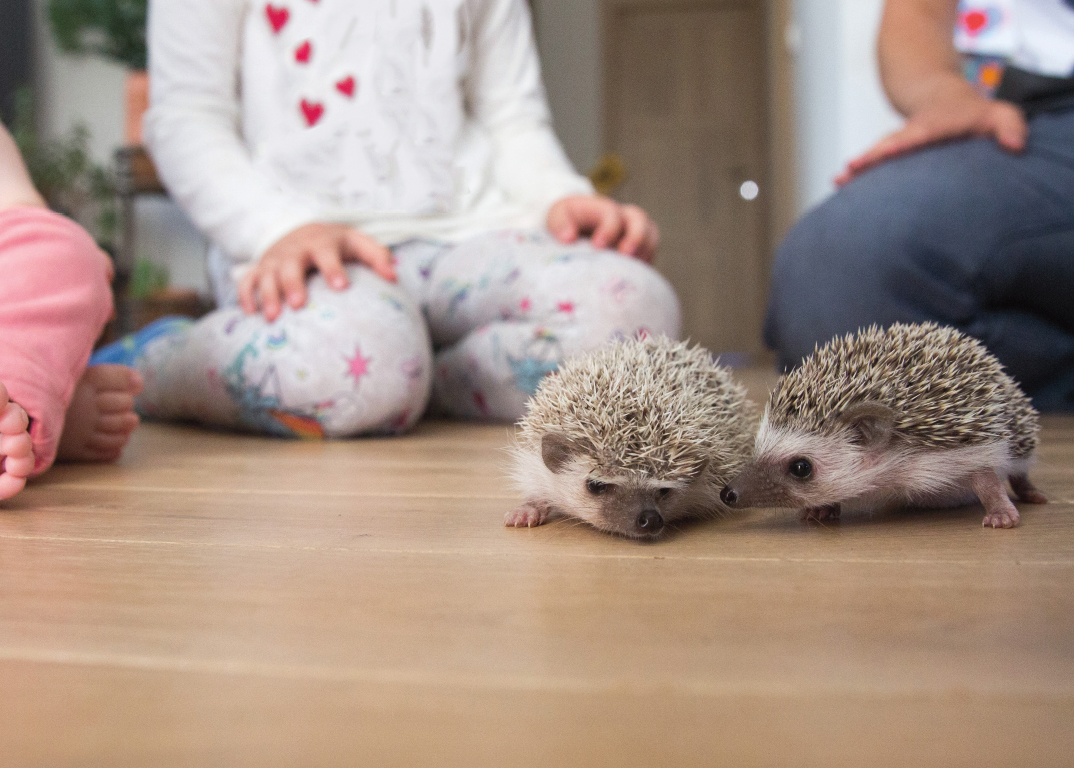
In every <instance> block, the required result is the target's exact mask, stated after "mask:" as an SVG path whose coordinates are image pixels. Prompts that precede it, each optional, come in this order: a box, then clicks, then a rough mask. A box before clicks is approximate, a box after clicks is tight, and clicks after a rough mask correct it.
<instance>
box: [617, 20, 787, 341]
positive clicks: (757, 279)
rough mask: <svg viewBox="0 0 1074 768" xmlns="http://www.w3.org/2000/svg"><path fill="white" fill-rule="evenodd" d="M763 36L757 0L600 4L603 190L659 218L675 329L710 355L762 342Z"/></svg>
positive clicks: (765, 204) (765, 194) (765, 197)
mask: <svg viewBox="0 0 1074 768" xmlns="http://www.w3.org/2000/svg"><path fill="white" fill-rule="evenodd" d="M765 43H766V17H765V7H764V3H763V2H762V0H696V1H690V0H686V1H685V2H684V1H682V0H605V9H604V45H605V73H604V79H605V141H606V145H607V148H608V150H609V151H611V152H614V153H616V154H618V155H619V156H621V157H622V159H623V161H624V162H625V165H626V171H627V179H626V181H625V183H624V184H623V185H622V186H621V187H619V189H617V190H616V193H615V195H616V197H619V198H620V199H622V200H628V201H631V202H635V203H637V204H639V205H641V206H642V207H644V208H645V209H646V210H648V211H649V212H650V214H651V215H652V216H653V218H654V219H655V220H656V221H657V223H658V224H659V225H660V229H661V233H662V246H661V250H660V254H659V256H658V266H659V268H660V270H661V271H662V272H663V273H664V274H665V275H666V276H667V277H668V279H669V280H671V282H672V283H673V284H674V285H675V288H676V289H677V290H678V292H679V296H680V298H681V299H682V304H683V314H684V329H683V330H684V334H685V335H686V336H688V337H689V338H690V339H692V340H693V341H695V342H699V343H701V344H703V345H705V346H706V347H708V348H709V349H711V350H713V351H714V352H718V353H737V352H745V353H754V352H758V351H760V350H761V349H762V343H761V322H762V317H763V312H764V299H765V294H766V280H767V274H768V269H767V252H768V236H767V231H766V222H767V219H768V216H767V213H768V208H769V199H770V197H771V195H770V194H769V192H770V190H769V188H768V186H769V185H768V183H767V181H766V169H767V165H768V164H767V162H766V160H767V158H766V150H767V147H768V140H767V138H768V130H767V125H766V117H767V98H766V92H767V87H766V85H767V76H766V50H765ZM750 182H752V184H751V183H750ZM754 192H759V194H757V195H756V196H755V197H754ZM751 197H753V199H748V198H751Z"/></svg>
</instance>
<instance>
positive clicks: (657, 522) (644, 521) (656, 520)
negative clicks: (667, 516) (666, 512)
mask: <svg viewBox="0 0 1074 768" xmlns="http://www.w3.org/2000/svg"><path fill="white" fill-rule="evenodd" d="M663 529H664V518H662V517H661V516H660V513H659V512H657V511H656V510H655V509H646V510H643V511H642V513H641V514H640V515H638V532H639V533H650V534H651V533H660V531H662V530H663Z"/></svg>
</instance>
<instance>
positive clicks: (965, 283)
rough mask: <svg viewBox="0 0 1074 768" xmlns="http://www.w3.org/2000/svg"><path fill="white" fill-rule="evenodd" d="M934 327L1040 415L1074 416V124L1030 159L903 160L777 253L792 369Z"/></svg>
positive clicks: (774, 301)
mask: <svg viewBox="0 0 1074 768" xmlns="http://www.w3.org/2000/svg"><path fill="white" fill-rule="evenodd" d="M924 320H934V321H936V322H939V323H943V324H947V325H953V326H955V327H957V328H960V329H961V330H963V331H965V332H966V333H968V334H970V335H972V336H975V337H977V338H978V339H980V340H981V341H983V342H984V343H985V344H986V345H987V346H988V348H989V349H990V350H992V352H993V353H994V354H995V355H996V356H997V357H998V358H999V359H1000V361H1002V362H1003V364H1004V365H1005V366H1006V367H1007V369H1008V371H1009V372H1010V373H1011V375H1012V376H1014V377H1015V378H1016V379H1017V380H1018V381H1019V382H1020V383H1021V384H1022V386H1023V387H1024V388H1025V390H1026V392H1027V393H1028V394H1029V395H1030V396H1031V397H1032V398H1033V401H1034V403H1035V404H1036V406H1037V407H1038V408H1040V409H1041V410H1052V411H1056V410H1059V411H1072V410H1074V111H1066V112H1060V113H1054V114H1046V115H1040V116H1038V117H1036V118H1034V119H1033V120H1032V121H1031V123H1030V134H1029V145H1028V147H1027V149H1026V151H1025V152H1024V153H1022V154H1018V155H1016V154H1011V153H1008V152H1005V151H1004V150H1002V149H1000V148H999V147H998V146H997V145H996V143H995V142H994V141H991V140H988V139H972V140H966V141H958V142H952V143H949V144H944V145H940V146H936V147H932V148H929V149H926V150H923V151H920V152H917V153H914V154H912V155H908V156H906V157H902V158H898V159H896V160H892V161H890V162H887V163H885V164H883V165H881V166H879V167H878V168H875V169H873V170H871V171H869V172H867V173H866V174H864V175H863V176H861V177H859V178H858V179H855V180H854V181H853V182H851V183H850V184H848V185H847V186H846V187H844V188H843V189H841V190H840V191H839V192H838V193H836V194H835V195H834V196H833V197H831V198H830V199H828V200H827V201H826V202H824V203H822V204H821V205H820V206H818V207H817V208H815V209H814V210H813V211H811V212H810V213H809V214H807V215H806V216H805V218H803V219H802V220H801V221H800V222H799V223H798V224H797V225H796V226H795V227H794V228H793V229H792V230H791V232H790V234H789V235H788V237H787V239H786V240H785V241H784V243H783V244H782V246H781V247H780V248H779V251H778V252H777V254H776V260H775V265H774V267H773V277H772V289H771V295H770V299H769V306H768V315H767V318H766V321H765V341H766V342H767V344H768V345H769V347H771V348H773V349H775V350H776V351H777V352H778V355H779V362H780V364H781V366H783V367H784V368H789V367H793V366H795V365H797V364H798V363H799V362H800V361H801V359H802V358H803V357H804V356H806V355H808V354H809V353H810V352H812V351H813V348H814V345H817V344H821V345H823V344H824V343H825V342H827V341H828V340H829V339H831V338H832V337H833V336H835V335H837V334H845V333H849V332H853V331H856V330H857V329H859V328H861V327H864V326H868V325H870V324H872V323H878V324H880V325H888V324H891V323H894V322H900V321H901V322H916V321H924Z"/></svg>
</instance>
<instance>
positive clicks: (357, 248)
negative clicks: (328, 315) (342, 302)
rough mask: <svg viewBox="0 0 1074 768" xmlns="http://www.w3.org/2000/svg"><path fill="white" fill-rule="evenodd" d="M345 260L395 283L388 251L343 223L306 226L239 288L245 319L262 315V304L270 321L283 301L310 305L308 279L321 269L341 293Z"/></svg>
mask: <svg viewBox="0 0 1074 768" xmlns="http://www.w3.org/2000/svg"><path fill="white" fill-rule="evenodd" d="M345 261H356V262H359V263H361V264H365V265H366V266H367V267H369V268H370V269H372V270H373V271H374V272H376V273H377V274H378V275H380V276H381V277H383V278H384V279H385V280H389V281H391V282H393V283H394V282H395V268H394V267H393V266H392V254H391V251H389V250H388V249H387V248H385V247H384V246H383V245H381V244H380V243H378V242H377V241H376V240H373V239H372V238H371V237H369V236H367V235H364V234H362V233H361V232H359V231H358V230H356V229H352V228H351V227H348V226H346V225H344V224H321V223H315V224H306V225H304V226H301V227H299V228H298V229H296V230H294V231H293V232H290V233H288V234H286V235H284V236H283V237H282V238H280V239H279V240H277V241H276V243H275V244H273V246H272V247H271V248H269V249H268V250H267V251H265V254H264V255H263V256H262V257H261V261H259V262H258V263H257V264H256V265H255V266H254V267H253V269H251V270H250V271H249V272H247V273H246V274H245V275H244V276H243V278H242V281H241V282H240V283H239V304H241V305H242V309H243V311H244V312H246V314H248V315H253V314H256V313H257V306H258V304H259V303H260V305H261V311H262V312H264V313H265V319H267V320H269V321H272V320H275V319H276V318H277V317H279V316H280V312H281V311H282V305H281V301H282V300H286V301H287V304H288V305H289V306H290V307H292V308H293V309H299V308H301V307H303V306H305V304H306V275H307V273H309V271H310V270H311V269H317V270H319V271H320V273H321V274H322V275H324V279H325V282H327V283H328V285H329V286H330V287H332V288H334V289H335V290H337V291H342V290H343V289H344V288H346V287H347V286H348V285H349V284H350V281H349V280H348V279H347V272H346V271H345V270H344V269H343V263H344V262H345Z"/></svg>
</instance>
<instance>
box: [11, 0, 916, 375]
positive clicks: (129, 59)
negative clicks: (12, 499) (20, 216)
mask: <svg viewBox="0 0 1074 768" xmlns="http://www.w3.org/2000/svg"><path fill="white" fill-rule="evenodd" d="M531 4H532V6H533V12H534V18H535V28H536V34H537V39H538V45H539V47H540V50H541V54H542V60H543V65H544V73H545V81H546V85H547V88H548V95H549V100H550V103H551V106H552V111H553V114H554V118H555V124H556V128H557V131H558V133H559V135H560V137H561V139H562V140H563V143H564V145H565V147H566V149H567V152H568V154H569V155H570V157H571V159H572V161H573V162H574V163H575V165H576V166H577V167H578V168H579V169H580V170H582V171H583V172H587V173H590V175H591V177H592V178H593V179H594V180H595V181H596V182H597V184H598V186H600V187H601V188H602V189H603V190H606V191H607V192H608V193H610V194H613V195H615V196H616V197H619V198H622V199H624V200H629V201H632V202H636V203H639V204H640V205H643V206H645V207H646V208H647V209H649V210H650V213H651V214H652V215H653V216H654V218H655V219H656V220H657V221H658V223H659V224H660V225H661V228H662V231H663V236H664V247H663V249H662V252H661V254H660V260H659V266H660V268H661V269H662V271H664V273H665V274H666V275H667V276H668V277H669V278H670V279H671V280H672V282H673V283H675V285H676V287H677V289H678V290H679V292H680V294H681V295H682V298H683V303H684V307H685V312H686V329H685V330H686V333H687V334H688V335H689V336H690V337H691V338H692V339H694V340H695V341H699V342H701V343H703V344H705V345H706V346H708V347H709V348H710V349H712V350H714V351H716V352H719V353H724V354H731V355H735V356H739V357H740V358H741V359H742V362H746V361H747V360H749V359H750V358H751V357H754V356H756V355H758V354H759V353H761V351H762V345H761V341H760V323H761V317H762V313H763V307H764V301H765V294H766V286H767V278H768V265H769V263H770V260H771V254H772V252H773V249H774V248H775V246H776V245H777V244H778V242H779V240H780V238H781V237H782V235H783V233H784V232H785V231H786V229H787V227H788V226H789V225H790V224H791V223H793V221H794V220H795V219H796V218H797V217H798V216H800V215H801V213H802V212H804V211H805V210H806V209H808V208H809V207H811V206H813V205H815V204H816V203H818V202H819V201H821V200H822V199H824V198H825V197H826V196H827V195H829V194H830V193H831V192H832V191H833V186H832V182H831V179H832V178H833V176H834V175H835V174H836V173H837V171H838V170H839V169H840V168H841V166H842V165H843V163H845V161H846V160H848V159H849V158H851V157H852V156H854V155H856V154H858V153H859V152H860V151H862V150H864V149H865V148H866V147H868V146H869V145H870V144H871V143H873V142H874V141H875V140H876V139H877V138H879V137H880V136H881V135H883V134H885V133H887V132H889V131H890V130H892V129H893V128H895V127H896V126H897V125H898V123H899V120H898V117H897V115H895V114H894V113H893V111H892V110H891V109H890V107H889V106H888V105H887V102H886V100H885V98H884V96H883V93H882V90H881V88H880V84H879V79H878V75H877V70H876V63H875V54H874V41H875V37H876V31H877V28H878V25H879V20H880V11H881V8H882V4H883V3H882V0H689V2H685V1H684V0H532V3H531ZM0 6H2V8H3V17H4V19H5V21H4V25H3V26H2V27H0V113H2V115H3V119H4V122H5V124H7V125H8V126H14V127H16V128H18V129H19V137H20V143H21V144H23V145H24V148H25V151H28V152H30V153H31V154H32V155H33V157H31V165H32V166H34V172H35V175H36V176H38V178H44V179H48V182H47V183H48V184H49V185H51V191H50V192H49V193H48V195H47V196H48V197H49V198H50V201H53V200H55V201H56V205H57V206H58V207H61V208H65V209H67V210H66V211H65V212H68V213H71V214H73V215H76V216H77V217H78V218H79V219H80V220H81V221H83V223H84V224H86V225H87V226H90V228H91V229H92V230H93V231H94V234H95V235H96V236H97V237H98V239H99V240H100V241H101V242H102V243H103V244H104V245H105V246H106V247H108V248H109V250H111V251H112V252H113V253H116V254H117V258H119V259H120V260H121V261H122V262H123V263H122V265H121V266H122V267H123V272H124V275H125V279H126V282H127V286H126V287H123V288H122V289H123V290H129V291H132V292H133V293H134V294H135V301H134V302H133V309H131V308H130V307H128V311H127V313H126V315H125V317H124V322H125V323H126V324H128V325H137V324H140V323H141V322H143V321H144V320H145V319H147V318H149V317H151V316H152V315H154V314H158V310H159V311H172V310H174V308H175V306H189V307H191V308H196V307H197V306H198V305H197V302H196V301H194V298H193V297H196V296H197V295H201V296H202V297H205V296H207V294H208V288H207V283H206V277H205V268H204V251H205V247H206V244H205V242H204V240H203V238H202V237H201V236H200V235H199V234H198V233H197V231H196V230H195V229H194V228H193V226H192V225H191V224H190V223H189V222H188V221H187V220H186V218H185V216H184V215H183V213H182V212H181V211H180V210H179V209H178V208H177V207H176V206H175V205H174V204H172V203H171V202H170V201H169V200H168V199H167V198H166V196H163V195H161V194H157V193H156V192H155V191H154V185H153V184H152V183H151V179H150V180H149V181H146V180H145V178H144V177H145V176H146V174H149V175H150V176H151V173H152V169H151V168H149V169H146V168H144V167H142V166H141V165H139V163H140V161H141V155H140V153H139V152H138V151H137V145H138V135H137V133H138V132H137V127H138V126H137V114H138V110H139V109H140V107H139V103H144V100H145V82H144V79H141V78H140V77H139V76H138V75H137V74H136V73H137V70H139V69H141V68H142V67H143V66H144V39H143V38H141V37H140V36H141V35H142V26H141V25H144V13H145V3H144V1H141V0H0ZM140 44H141V46H142V47H141V48H140V47H139V46H140ZM132 73H134V74H132ZM132 111H133V113H134V114H133V115H132ZM124 147H127V148H128V149H125V150H124V149H123V148H124ZM131 148H133V149H131ZM117 151H119V153H118V155H117ZM117 189H118V191H120V192H123V193H124V194H123V195H122V196H121V197H119V198H116V197H114V192H115V191H116V190H117ZM125 236H126V237H125ZM154 297H156V304H155V305H154V300H155V299H154ZM176 302H178V304H176ZM184 302H185V303H184ZM150 305H152V306H150ZM158 305H159V306H158ZM154 307H155V308H154Z"/></svg>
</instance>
